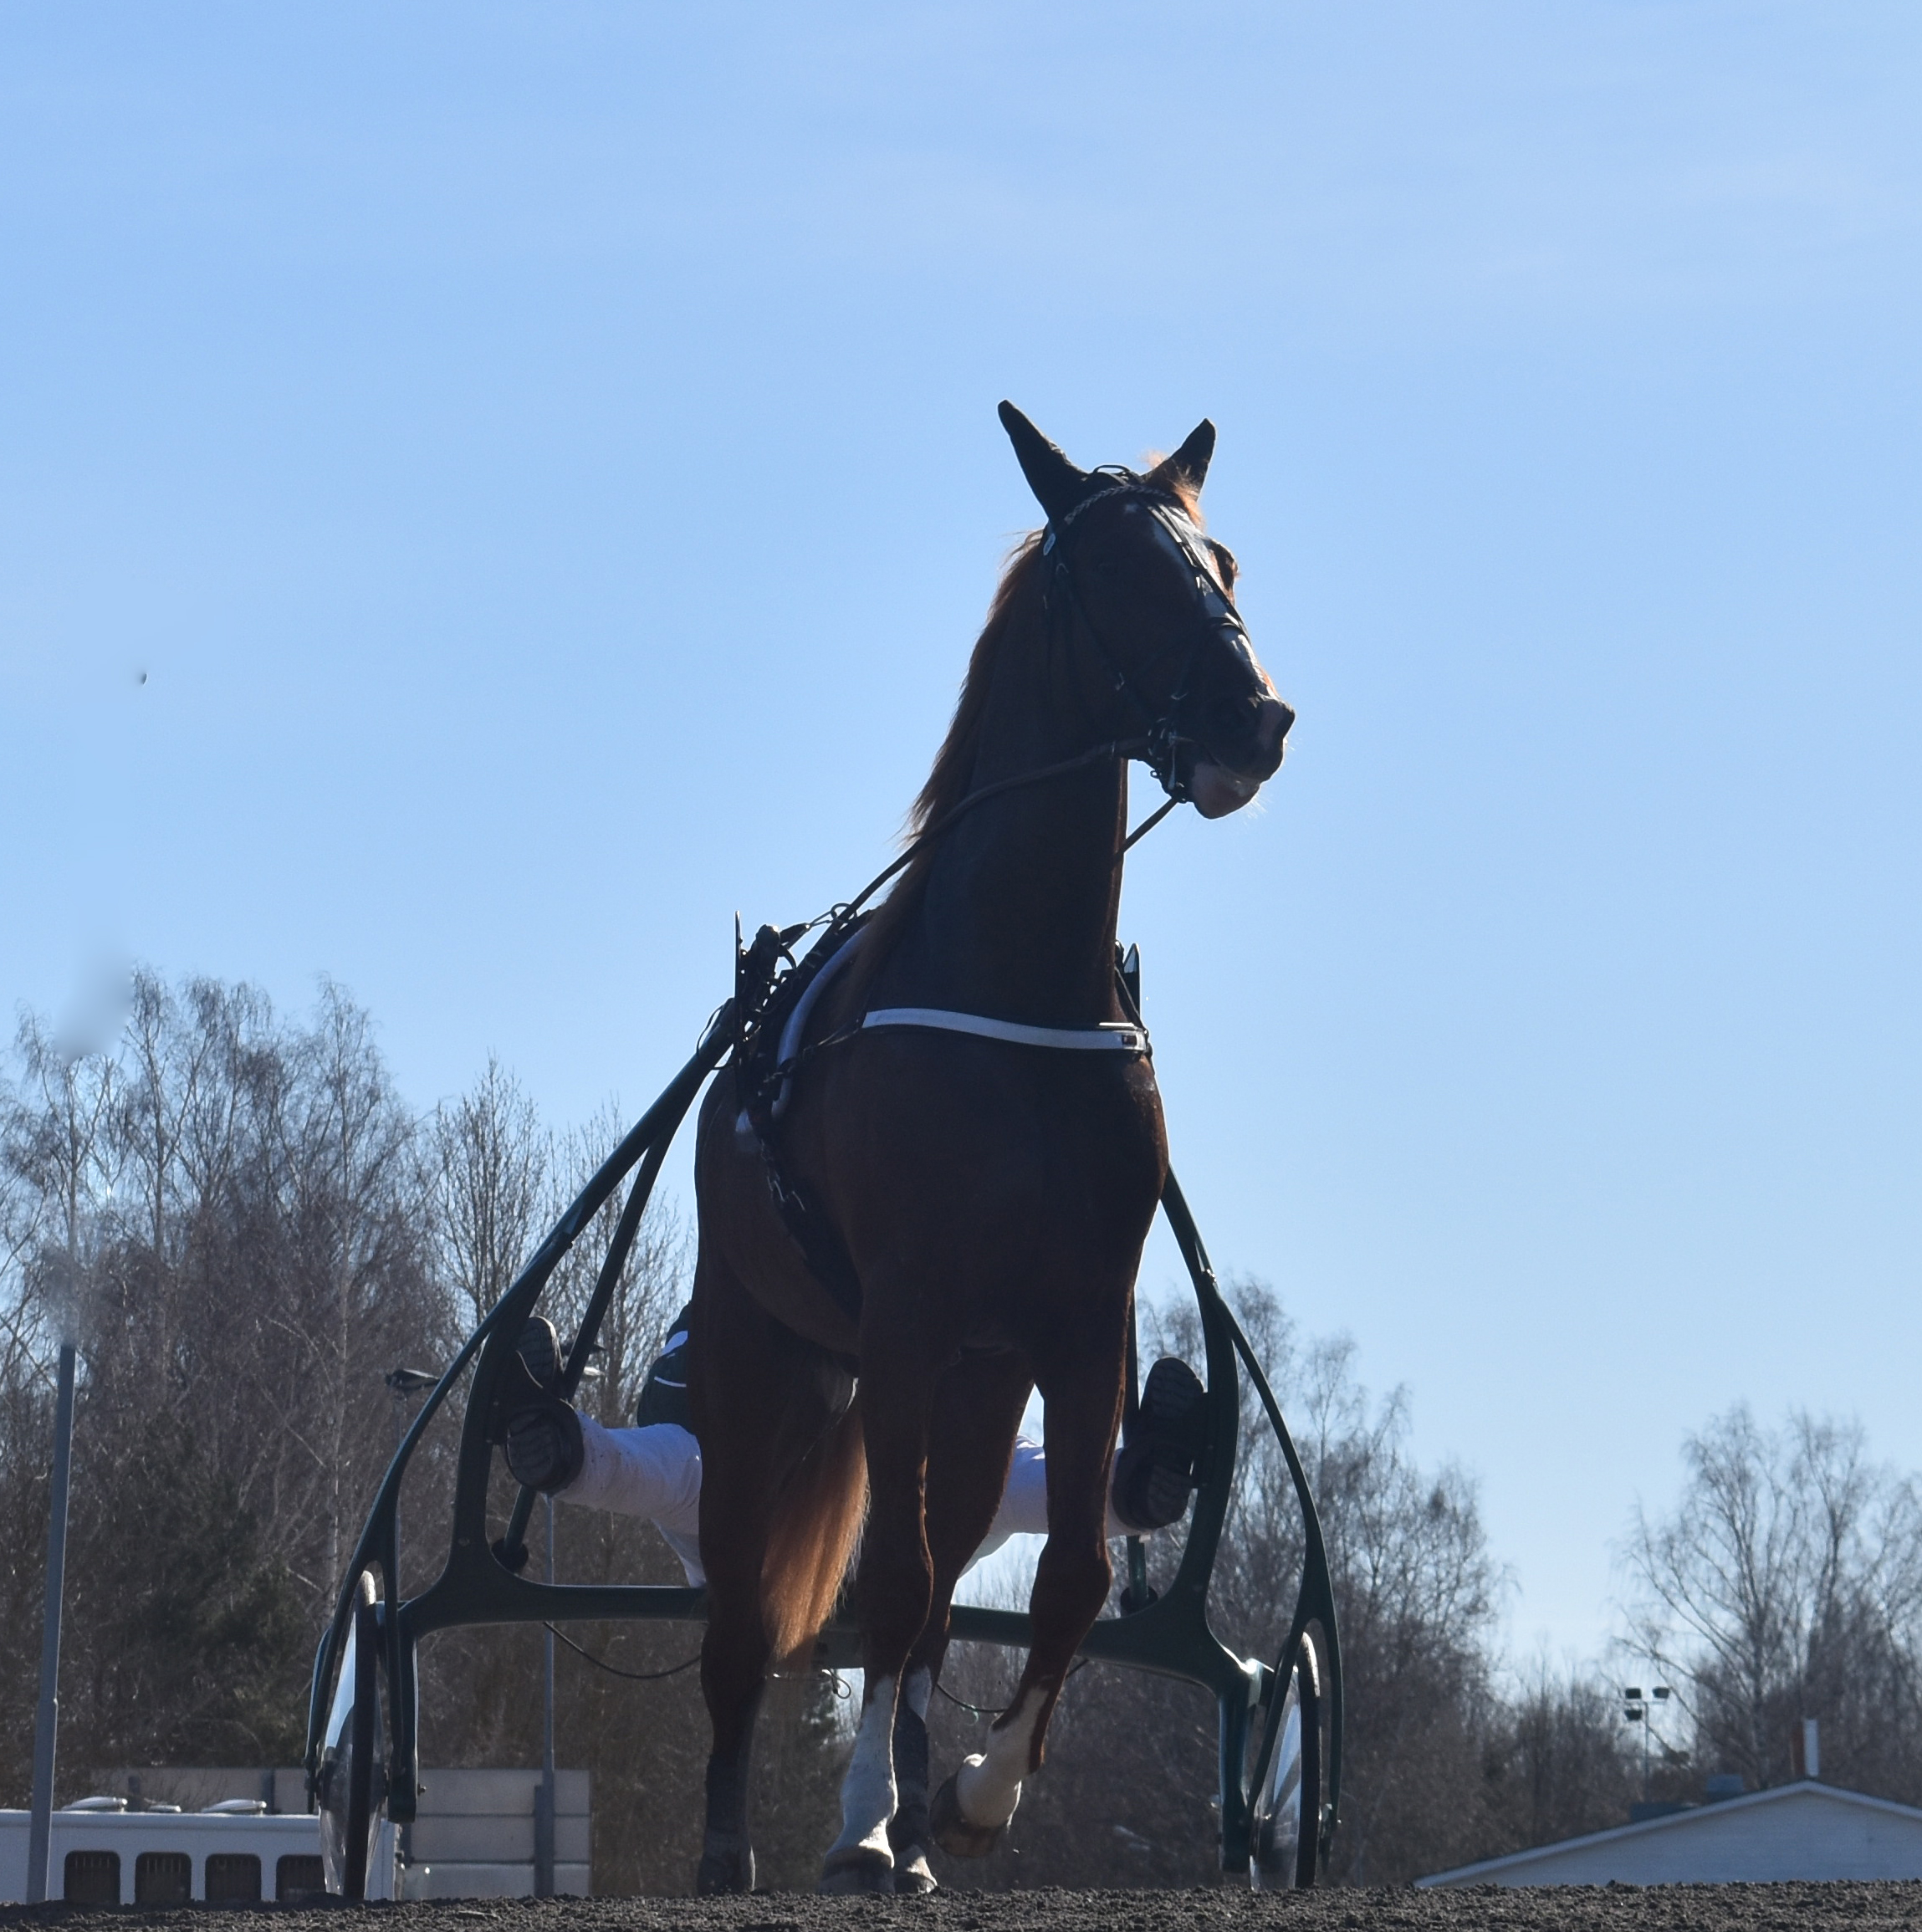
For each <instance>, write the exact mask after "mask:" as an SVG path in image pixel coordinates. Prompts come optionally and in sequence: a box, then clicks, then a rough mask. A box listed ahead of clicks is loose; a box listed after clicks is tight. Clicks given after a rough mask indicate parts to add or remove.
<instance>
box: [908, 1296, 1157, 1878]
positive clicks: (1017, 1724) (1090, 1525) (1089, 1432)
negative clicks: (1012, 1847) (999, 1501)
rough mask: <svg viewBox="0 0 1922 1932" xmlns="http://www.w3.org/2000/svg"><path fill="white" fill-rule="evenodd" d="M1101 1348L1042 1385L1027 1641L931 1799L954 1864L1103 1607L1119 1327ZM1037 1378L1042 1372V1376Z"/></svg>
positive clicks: (974, 1842)
mask: <svg viewBox="0 0 1922 1932" xmlns="http://www.w3.org/2000/svg"><path fill="white" fill-rule="evenodd" d="M1103 1327H1104V1329H1112V1334H1107V1333H1104V1335H1103V1337H1102V1346H1101V1347H1099V1348H1098V1349H1096V1351H1094V1352H1092V1353H1091V1354H1089V1355H1087V1356H1086V1357H1083V1358H1081V1359H1080V1360H1078V1361H1075V1362H1070V1363H1065V1364H1063V1365H1062V1366H1061V1368H1060V1370H1059V1371H1058V1372H1056V1373H1055V1374H1053V1375H1049V1376H1047V1377H1046V1379H1045V1380H1044V1381H1043V1382H1042V1388H1041V1392H1042V1394H1043V1396H1044V1397H1045V1399H1046V1403H1047V1448H1048V1463H1047V1469H1048V1540H1047V1541H1046V1543H1045V1544H1044V1545H1043V1546H1042V1549H1041V1556H1040V1562H1039V1563H1038V1564H1037V1565H1036V1567H1035V1588H1034V1593H1033V1595H1032V1597H1030V1600H1029V1611H1030V1617H1031V1619H1032V1622H1033V1627H1034V1641H1033V1643H1032V1645H1031V1647H1030V1649H1029V1652H1028V1662H1027V1666H1026V1668H1025V1669H1024V1670H1023V1671H1022V1673H1021V1681H1020V1684H1019V1685H1018V1686H1017V1688H1016V1689H1015V1697H1014V1701H1013V1702H1012V1703H1011V1704H1010V1705H1009V1706H1008V1708H1007V1709H1006V1710H1004V1711H1003V1712H1002V1714H1001V1715H1000V1716H999V1717H998V1718H997V1719H996V1720H994V1728H993V1729H992V1730H990V1731H989V1734H988V1748H987V1750H986V1751H982V1752H979V1753H977V1754H976V1755H975V1756H972V1757H970V1758H969V1759H968V1760H967V1761H965V1762H964V1764H963V1765H962V1766H961V1768H960V1770H959V1771H957V1772H956V1773H955V1774H954V1776H953V1777H951V1778H949V1779H948V1781H947V1782H946V1783H945V1784H944V1785H943V1786H942V1787H941V1789H940V1790H939V1791H937V1792H936V1793H935V1795H934V1800H933V1804H932V1806H931V1807H930V1811H929V1826H930V1828H931V1830H932V1831H933V1835H934V1842H935V1843H937V1844H938V1845H939V1846H940V1847H941V1848H942V1849H943V1851H945V1852H948V1853H953V1855H955V1856H956V1857H958V1858H980V1857H983V1856H984V1855H985V1854H986V1853H988V1852H989V1851H991V1850H992V1849H993V1848H994V1844H995V1843H996V1841H997V1840H998V1839H999V1837H1000V1835H1001V1833H1002V1832H1003V1831H1004V1830H1005V1829H1006V1827H1007V1824H1008V1821H1009V1820H1010V1818H1012V1817H1014V1815H1015V1806H1016V1805H1018V1804H1019V1803H1020V1800H1021V1785H1022V1781H1023V1780H1024V1779H1025V1778H1026V1777H1027V1776H1029V1774H1030V1772H1032V1771H1038V1770H1039V1769H1040V1764H1041V1756H1042V1742H1043V1740H1044V1739H1045V1736H1046V1735H1047V1729H1048V1720H1049V1719H1050V1717H1051V1716H1052V1715H1053V1714H1054V1709H1055V1703H1056V1699H1058V1698H1059V1697H1060V1695H1061V1685H1062V1684H1063V1682H1064V1681H1065V1680H1066V1677H1067V1674H1068V1669H1069V1667H1070V1665H1071V1664H1072V1662H1073V1660H1074V1655H1075V1652H1076V1650H1077V1649H1078V1648H1080V1647H1081V1639H1082V1638H1084V1637H1086V1635H1087V1633H1088V1626H1089V1625H1090V1624H1091V1623H1093V1622H1094V1620H1095V1618H1096V1617H1097V1616H1099V1615H1100V1613H1101V1607H1102V1603H1103V1602H1106V1601H1107V1593H1108V1585H1109V1582H1110V1581H1111V1580H1112V1575H1113V1572H1112V1570H1111V1569H1110V1567H1109V1564H1108V1553H1107V1485H1108V1469H1109V1466H1110V1464H1111V1463H1112V1459H1113V1455H1114V1441H1115V1431H1116V1429H1117V1427H1118V1426H1119V1423H1120V1420H1121V1388H1122V1324H1121V1323H1120V1322H1119V1321H1115V1322H1112V1323H1108V1324H1104V1325H1103ZM1044 1373H1045V1371H1044Z"/></svg>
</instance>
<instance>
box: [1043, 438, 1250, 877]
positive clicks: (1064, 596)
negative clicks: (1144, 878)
mask: <svg viewBox="0 0 1922 1932" xmlns="http://www.w3.org/2000/svg"><path fill="white" fill-rule="evenodd" d="M1092 475H1094V476H1096V477H1100V478H1107V479H1110V480H1108V481H1107V483H1106V487H1104V488H1099V489H1095V490H1091V491H1090V492H1089V493H1087V494H1086V496H1084V497H1082V498H1081V499H1080V501H1079V502H1077V503H1075V504H1074V505H1073V506H1072V507H1071V509H1068V510H1066V511H1065V512H1064V513H1063V514H1061V515H1060V516H1058V517H1051V518H1050V519H1049V521H1048V527H1047V531H1046V534H1045V535H1044V536H1043V537H1042V539H1041V555H1042V556H1043V557H1044V558H1050V559H1051V560H1052V563H1051V565H1050V575H1049V579H1048V583H1047V585H1046V588H1045V590H1044V591H1043V593H1042V604H1043V607H1044V609H1045V610H1046V611H1048V613H1049V616H1050V618H1052V617H1053V616H1055V615H1056V612H1057V611H1059V612H1060V613H1061V614H1062V615H1063V616H1065V617H1066V618H1068V619H1070V620H1071V619H1073V618H1075V617H1078V618H1080V620H1081V627H1082V629H1083V630H1084V631H1086V632H1087V635H1088V640H1089V641H1090V642H1091V644H1092V645H1093V646H1094V647H1095V654H1096V657H1099V658H1100V660H1101V662H1102V665H1103V666H1104V667H1105V668H1106V669H1107V672H1108V675H1109V677H1111V678H1112V681H1113V687H1114V689H1115V690H1116V691H1117V692H1118V693H1120V694H1121V695H1122V697H1123V698H1126V699H1127V702H1128V703H1129V704H1130V705H1131V706H1132V708H1133V709H1134V711H1135V712H1136V713H1137V716H1138V717H1139V718H1140V719H1141V722H1142V725H1143V726H1144V727H1145V730H1144V733H1143V741H1144V749H1142V754H1141V756H1142V759H1143V760H1144V762H1145V763H1146V764H1147V765H1148V769H1150V770H1151V771H1152V772H1153V774H1154V775H1155V777H1156V779H1157V780H1158V782H1159V783H1160V785H1161V789H1162V790H1163V791H1164V792H1166V793H1167V794H1168V802H1169V804H1170V805H1183V804H1185V803H1187V801H1188V797H1189V791H1188V778H1189V776H1191V775H1192V774H1193V772H1194V766H1195V764H1197V763H1199V760H1200V759H1201V757H1202V756H1204V755H1205V754H1208V752H1209V749H1210V747H1209V744H1208V743H1207V741H1206V740H1205V739H1204V738H1202V737H1201V736H1200V735H1199V733H1198V732H1197V731H1195V730H1194V728H1192V726H1191V725H1190V724H1188V722H1187V721H1186V719H1185V718H1184V715H1183V714H1184V711H1185V709H1186V708H1187V706H1188V698H1189V690H1188V687H1189V684H1190V682H1191V681H1192V679H1193V677H1194V667H1195V661H1196V659H1197V658H1198V657H1199V656H1200V654H1201V649H1202V647H1203V645H1204V643H1205V642H1206V641H1208V638H1209V635H1210V634H1211V633H1219V632H1226V633H1228V634H1229V640H1230V641H1231V643H1232V644H1233V645H1234V647H1235V648H1237V649H1238V650H1240V652H1241V653H1242V655H1243V656H1244V657H1246V658H1247V660H1248V661H1249V662H1250V663H1251V664H1252V663H1253V662H1255V650H1254V647H1253V645H1252V644H1251V643H1250V641H1249V637H1248V629H1247V626H1245V624H1244V623H1243V622H1242V621H1241V613H1240V611H1238V610H1236V609H1235V607H1234V598H1233V597H1231V596H1230V595H1229V593H1228V592H1227V590H1224V588H1223V586H1222V585H1221V582H1220V580H1219V578H1218V577H1217V576H1216V575H1215V573H1214V570H1212V569H1210V567H1209V565H1207V564H1206V563H1205V562H1204V560H1203V559H1202V557H1201V555H1200V553H1199V550H1197V549H1196V548H1195V536H1196V532H1195V529H1194V524H1192V523H1191V522H1190V521H1189V518H1188V506H1187V505H1186V504H1185V503H1183V502H1182V501H1181V499H1180V498H1178V497H1176V496H1174V495H1173V494H1172V493H1169V492H1168V491H1167V490H1163V489H1160V488H1157V487H1156V486H1155V485H1154V484H1153V483H1150V482H1149V481H1148V478H1145V477H1142V476H1138V475H1137V474H1136V473H1135V472H1134V471H1132V470H1130V469H1119V468H1116V469H1103V470H1096V471H1094V472H1093V473H1092ZM1115 497H1134V498H1141V499H1142V500H1144V501H1145V502H1146V503H1147V506H1148V514H1149V515H1150V516H1152V517H1153V519H1154V520H1155V522H1156V523H1157V524H1159V526H1160V527H1161V529H1162V530H1163V533H1164V534H1166V535H1167V536H1168V538H1169V539H1170V540H1171V541H1172V542H1173V544H1174V545H1175V547H1176V548H1177V549H1178V550H1179V551H1180V552H1181V555H1182V556H1183V559H1184V560H1185V561H1186V562H1187V564H1188V568H1189V570H1190V571H1191V572H1192V573H1193V575H1194V596H1195V604H1196V606H1197V611H1198V614H1199V617H1200V620H1201V621H1200V623H1199V626H1197V627H1196V628H1195V629H1194V631H1191V632H1189V633H1188V635H1187V636H1185V638H1183V637H1178V638H1175V639H1173V640H1171V641H1169V642H1168V643H1167V644H1164V645H1163V647H1162V648H1161V649H1160V650H1158V652H1155V653H1154V655H1153V657H1150V658H1149V659H1148V662H1147V663H1146V664H1144V665H1141V666H1138V667H1137V668H1136V670H1135V672H1134V673H1133V674H1132V676H1131V675H1130V674H1129V672H1128V671H1127V668H1126V667H1124V666H1123V665H1122V662H1121V661H1120V659H1119V658H1118V657H1117V656H1116V655H1115V652H1114V650H1113V647H1112V646H1111V645H1110V644H1109V642H1108V641H1107V638H1106V637H1104V636H1102V631H1101V626H1099V625H1097V624H1096V622H1095V621H1094V620H1093V618H1091V616H1089V615H1088V611H1087V606H1086V605H1085V604H1084V603H1083V602H1082V601H1081V597H1080V595H1078V594H1077V593H1076V589H1075V575H1074V569H1073V565H1072V563H1071V556H1070V552H1071V543H1070V541H1069V539H1070V536H1071V533H1072V531H1073V529H1074V526H1075V524H1076V521H1077V520H1078V519H1080V518H1081V515H1082V514H1083V513H1084V512H1086V511H1087V510H1090V509H1093V508H1094V506H1095V505H1096V503H1107V502H1108V501H1109V500H1110V499H1111V498H1115ZM1183 642H1185V643H1186V646H1187V656H1186V657H1184V658H1183V661H1182V666H1181V674H1180V676H1179V677H1178V678H1177V679H1176V680H1175V684H1174V688H1173V690H1172V691H1171V692H1170V693H1168V700H1167V703H1166V704H1165V705H1164V706H1158V705H1156V704H1155V703H1153V702H1152V701H1151V700H1150V699H1149V698H1148V696H1147V695H1146V693H1144V692H1143V691H1142V687H1141V682H1140V680H1141V679H1142V677H1145V676H1146V675H1147V673H1148V672H1150V671H1152V670H1153V668H1154V667H1155V666H1156V665H1158V664H1159V663H1160V662H1162V660H1163V658H1164V657H1167V656H1168V654H1169V653H1170V652H1173V651H1176V650H1178V649H1180V648H1181V647H1182V645H1183ZM1183 745H1190V746H1192V747H1193V748H1194V752H1195V754H1196V756H1195V757H1194V758H1192V759H1189V760H1188V771H1187V774H1183V770H1182V759H1181V750H1182V747H1183ZM1146 829H1147V827H1146V826H1143V827H1142V830H1143V831H1145V830H1146ZM1130 842H1131V843H1132V841H1130Z"/></svg>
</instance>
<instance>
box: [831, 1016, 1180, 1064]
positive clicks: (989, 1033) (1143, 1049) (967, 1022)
mask: <svg viewBox="0 0 1922 1932" xmlns="http://www.w3.org/2000/svg"><path fill="white" fill-rule="evenodd" d="M861 1025H862V1027H863V1029H866V1028H867V1027H870V1026H922V1027H928V1028H931V1029H933V1030H934V1031H936V1032H938V1033H972V1034H974V1035H977V1036H978V1037H979V1038H980V1039H982V1040H1012V1041H1013V1042H1014V1043H1015V1045H1017V1046H1053V1047H1068V1048H1071V1049H1072V1050H1076V1051H1077V1052H1081V1053H1090V1052H1092V1053H1136V1054H1151V1053H1152V1052H1153V1049H1152V1048H1151V1047H1150V1046H1149V1045H1148V1029H1147V1028H1146V1027H1142V1026H1129V1025H1123V1024H1122V1023H1121V1022H1118V1021H1114V1020H1107V1021H1104V1022H1103V1023H1102V1025H1099V1026H1024V1025H1021V1024H1020V1022H1019V1021H1018V1020H989V1018H987V1017H986V1015H983V1014H979V1013H949V1012H948V1011H946V1010H945V1009H943V1008H941V1007H938V1006H884V1007H882V1008H881V1009H880V1010H879V1011H877V1012H874V1013H871V1014H869V1015H867V1017H866V1019H865V1020H862V1021H861Z"/></svg>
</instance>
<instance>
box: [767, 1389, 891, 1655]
mask: <svg viewBox="0 0 1922 1932" xmlns="http://www.w3.org/2000/svg"><path fill="white" fill-rule="evenodd" d="M866 1510H867V1454H866V1450H865V1449H863V1447H862V1445H861V1397H860V1394H859V1393H858V1392H856V1395H855V1397H854V1399H853V1400H852V1401H851V1402H850V1403H848V1405H847V1408H846V1410H845V1411H844V1412H843V1413H842V1415H841V1419H840V1420H839V1421H838V1422H836V1423H833V1424H832V1425H831V1427H830V1428H829V1429H827V1430H826V1433H825V1434H822V1435H821V1436H820V1438H819V1439H817V1440H816V1441H815V1444H814V1446H813V1447H812V1448H811V1449H809V1451H808V1452H807V1454H805V1456H803V1457H802V1458H801V1460H800V1465H799V1467H797V1468H796V1469H795V1473H794V1475H792V1476H791V1477H790V1479H789V1480H788V1483H787V1485H786V1486H785V1488H784V1489H783V1490H782V1491H781V1495H780V1500H779V1501H778V1502H777V1503H776V1504H775V1505H774V1528H773V1531H772V1533H771V1534H770V1535H769V1537H768V1549H767V1555H766V1556H765V1557H764V1559H763V1561H762V1563H761V1609H762V1614H763V1616H764V1618H766V1622H767V1632H768V1640H769V1643H772V1644H773V1646H774V1656H775V1658H776V1659H784V1658H790V1657H792V1656H793V1655H794V1654H795V1653H796V1652H797V1651H799V1650H800V1649H801V1648H803V1647H804V1646H805V1645H807V1644H810V1643H813V1641H814V1639H815V1637H816V1636H817V1635H818V1634H819V1633H820V1627H821V1625H822V1624H824V1623H826V1622H827V1619H828V1615H829V1613H830V1612H831V1611H832V1610H833V1608H834V1600H835V1598H836V1597H838V1596H839V1595H840V1594H841V1578H842V1577H845V1576H846V1573H847V1566H848V1563H849V1561H850V1560H851V1558H852V1556H853V1555H854V1548H855V1545H856V1543H858V1542H859V1541H861V1520H862V1518H863V1517H864V1516H865V1515H866Z"/></svg>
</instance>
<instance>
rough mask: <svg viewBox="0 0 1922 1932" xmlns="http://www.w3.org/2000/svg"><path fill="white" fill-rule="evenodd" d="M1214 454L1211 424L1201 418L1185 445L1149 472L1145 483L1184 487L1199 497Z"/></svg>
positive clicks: (1169, 487)
mask: <svg viewBox="0 0 1922 1932" xmlns="http://www.w3.org/2000/svg"><path fill="white" fill-rule="evenodd" d="M1213 456H1214V424H1213V423H1212V422H1209V420H1208V418H1207V417H1205V416H1204V417H1202V419H1201V421H1200V422H1198V423H1197V424H1196V425H1195V426H1194V429H1193V431H1191V432H1190V433H1189V435H1188V441H1187V442H1184V443H1183V445H1182V446H1181V447H1180V448H1179V449H1178V450H1177V451H1176V452H1174V454H1173V456H1171V457H1168V459H1167V460H1166V461H1165V462H1163V463H1157V464H1156V465H1155V466H1154V468H1153V469H1151V470H1150V471H1149V472H1148V479H1147V480H1148V482H1149V483H1153V485H1154V486H1155V488H1157V489H1164V490H1165V489H1173V488H1175V487H1176V486H1177V485H1178V484H1183V483H1184V484H1186V486H1187V487H1188V489H1189V490H1190V491H1191V492H1192V493H1194V495H1196V496H1199V495H1200V494H1201V486H1202V484H1203V483H1205V482H1206V481H1207V480H1208V465H1209V459H1210V458H1211V457H1213Z"/></svg>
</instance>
